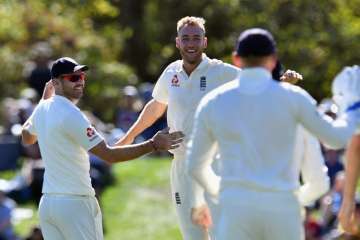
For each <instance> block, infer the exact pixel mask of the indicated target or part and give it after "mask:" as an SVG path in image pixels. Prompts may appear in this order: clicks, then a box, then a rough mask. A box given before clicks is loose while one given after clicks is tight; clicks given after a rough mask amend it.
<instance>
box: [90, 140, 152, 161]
mask: <svg viewBox="0 0 360 240" xmlns="http://www.w3.org/2000/svg"><path fill="white" fill-rule="evenodd" d="M151 141H152V140H148V141H145V142H143V143H139V144H132V145H126V146H112V147H111V146H108V145H107V144H106V143H105V142H104V141H103V142H101V143H99V144H98V145H97V146H95V147H94V148H92V149H91V150H90V152H91V153H93V154H95V155H96V156H98V157H99V158H101V159H103V160H104V161H106V162H108V163H117V162H125V161H129V160H133V159H136V158H138V157H140V156H143V155H145V154H147V153H150V152H152V151H154V150H156V149H155V147H154V143H153V142H151Z"/></svg>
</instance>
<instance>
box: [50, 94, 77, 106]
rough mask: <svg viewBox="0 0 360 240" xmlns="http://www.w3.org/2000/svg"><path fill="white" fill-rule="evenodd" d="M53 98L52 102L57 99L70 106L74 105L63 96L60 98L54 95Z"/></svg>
mask: <svg viewBox="0 0 360 240" xmlns="http://www.w3.org/2000/svg"><path fill="white" fill-rule="evenodd" d="M53 98H54V100H56V99H58V100H60V101H63V102H67V103H70V104H72V105H75V104H74V103H73V102H72V101H70V100H69V99H68V98H66V97H64V96H61V95H57V94H55V95H54V96H53Z"/></svg>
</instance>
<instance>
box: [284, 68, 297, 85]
mask: <svg viewBox="0 0 360 240" xmlns="http://www.w3.org/2000/svg"><path fill="white" fill-rule="evenodd" d="M280 80H281V81H282V82H288V83H291V84H296V83H297V82H298V81H299V80H303V77H302V75H301V74H300V73H297V72H296V71H293V70H290V69H288V70H286V72H285V73H284V75H282V76H281V77H280Z"/></svg>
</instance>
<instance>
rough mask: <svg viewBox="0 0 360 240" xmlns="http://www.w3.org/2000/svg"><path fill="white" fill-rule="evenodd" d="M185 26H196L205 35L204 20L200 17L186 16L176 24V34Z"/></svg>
mask: <svg viewBox="0 0 360 240" xmlns="http://www.w3.org/2000/svg"><path fill="white" fill-rule="evenodd" d="M185 25H192V26H194V25H195V26H198V27H200V28H201V30H203V32H204V34H205V19H203V18H202V17H194V16H186V17H183V18H182V19H180V20H179V21H178V22H177V33H179V31H180V30H181V29H182V28H183V27H184V26H185Z"/></svg>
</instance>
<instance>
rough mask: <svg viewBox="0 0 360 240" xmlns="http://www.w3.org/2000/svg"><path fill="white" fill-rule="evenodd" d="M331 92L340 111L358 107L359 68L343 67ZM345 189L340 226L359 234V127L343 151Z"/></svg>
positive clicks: (359, 100) (359, 93) (359, 98)
mask: <svg viewBox="0 0 360 240" xmlns="http://www.w3.org/2000/svg"><path fill="white" fill-rule="evenodd" d="M332 92H333V95H334V101H335V103H336V104H337V105H338V106H339V107H340V111H345V112H346V111H351V110H354V109H357V108H359V107H360V67H359V66H358V65H355V66H352V67H345V68H344V69H343V70H342V71H341V72H340V73H339V74H338V75H337V76H336V77H335V79H334V81H333V85H332ZM345 161H346V164H345V188H344V193H343V202H342V206H341V209H340V212H339V222H340V226H341V227H342V228H343V229H344V230H345V231H346V232H347V233H350V234H359V233H360V231H359V230H360V228H359V226H360V219H359V218H358V217H356V214H355V192H356V187H357V183H358V179H359V173H360V125H359V126H358V127H357V130H356V135H354V136H353V137H352V139H351V141H350V143H349V145H348V146H347V149H346V151H345Z"/></svg>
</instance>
